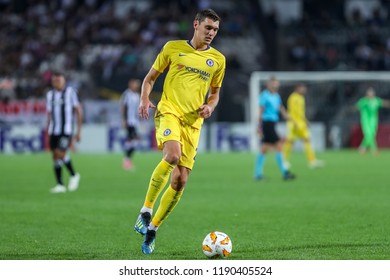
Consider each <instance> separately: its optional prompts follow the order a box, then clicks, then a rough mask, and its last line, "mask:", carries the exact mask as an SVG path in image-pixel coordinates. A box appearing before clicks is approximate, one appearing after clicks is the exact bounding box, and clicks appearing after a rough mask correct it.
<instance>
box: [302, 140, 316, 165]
mask: <svg viewBox="0 0 390 280" xmlns="http://www.w3.org/2000/svg"><path fill="white" fill-rule="evenodd" d="M303 148H304V150H305V154H306V158H307V160H308V161H309V162H312V161H314V160H315V159H316V156H315V154H314V150H313V148H312V146H311V143H310V142H304V143H303Z"/></svg>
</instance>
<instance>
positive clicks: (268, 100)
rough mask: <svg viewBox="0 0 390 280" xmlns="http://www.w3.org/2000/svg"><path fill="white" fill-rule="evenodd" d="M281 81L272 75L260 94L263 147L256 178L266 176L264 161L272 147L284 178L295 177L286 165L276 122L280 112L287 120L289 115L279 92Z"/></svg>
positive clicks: (260, 124)
mask: <svg viewBox="0 0 390 280" xmlns="http://www.w3.org/2000/svg"><path fill="white" fill-rule="evenodd" d="M279 85H280V84H279V81H278V80H277V79H276V78H275V77H271V78H270V79H269V80H268V82H267V88H266V89H264V90H263V91H262V92H261V93H260V96H259V118H258V120H259V125H258V133H259V136H260V138H261V147H260V151H259V154H258V155H257V158H256V163H255V179H256V180H262V179H263V176H264V163H265V159H266V154H267V152H268V151H269V150H270V149H272V150H275V151H276V155H275V159H276V162H277V164H278V167H279V170H280V172H281V173H282V176H283V179H284V180H292V179H295V175H293V174H291V173H290V172H289V170H288V168H287V167H286V166H285V165H284V158H283V154H282V146H283V143H282V141H281V140H280V138H279V136H278V134H277V133H276V124H277V123H278V121H279V113H281V114H282V116H283V117H284V118H285V119H286V120H287V119H289V118H290V117H289V115H288V113H287V111H286V109H285V108H284V106H283V104H282V99H281V98H280V95H279V93H278V89H279Z"/></svg>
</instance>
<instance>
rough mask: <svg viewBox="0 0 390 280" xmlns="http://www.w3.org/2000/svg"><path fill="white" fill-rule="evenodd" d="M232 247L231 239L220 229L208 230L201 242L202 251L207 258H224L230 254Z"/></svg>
mask: <svg viewBox="0 0 390 280" xmlns="http://www.w3.org/2000/svg"><path fill="white" fill-rule="evenodd" d="M232 249H233V244H232V240H231V239H230V237H229V236H228V235H227V234H226V233H223V232H220V231H212V232H210V233H209V234H207V235H206V237H205V238H204V240H203V243H202V250H203V253H204V254H205V255H206V256H207V257H209V258H218V257H222V258H226V257H228V256H230V254H231V253H232Z"/></svg>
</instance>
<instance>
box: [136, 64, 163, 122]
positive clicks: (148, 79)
mask: <svg viewBox="0 0 390 280" xmlns="http://www.w3.org/2000/svg"><path fill="white" fill-rule="evenodd" d="M159 75H160V72H158V71H157V70H156V69H154V68H153V67H152V68H150V70H149V73H148V74H146V76H145V78H144V80H143V82H142V87H141V97H140V103H139V107H138V114H139V116H140V117H141V118H143V119H148V118H149V108H156V106H155V105H154V104H153V103H152V102H150V99H149V95H150V93H151V92H152V89H153V86H154V83H155V81H156V80H157V78H158V76H159Z"/></svg>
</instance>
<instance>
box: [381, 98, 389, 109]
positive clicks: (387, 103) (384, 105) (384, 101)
mask: <svg viewBox="0 0 390 280" xmlns="http://www.w3.org/2000/svg"><path fill="white" fill-rule="evenodd" d="M382 107H384V108H390V100H384V99H383V100H382Z"/></svg>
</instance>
